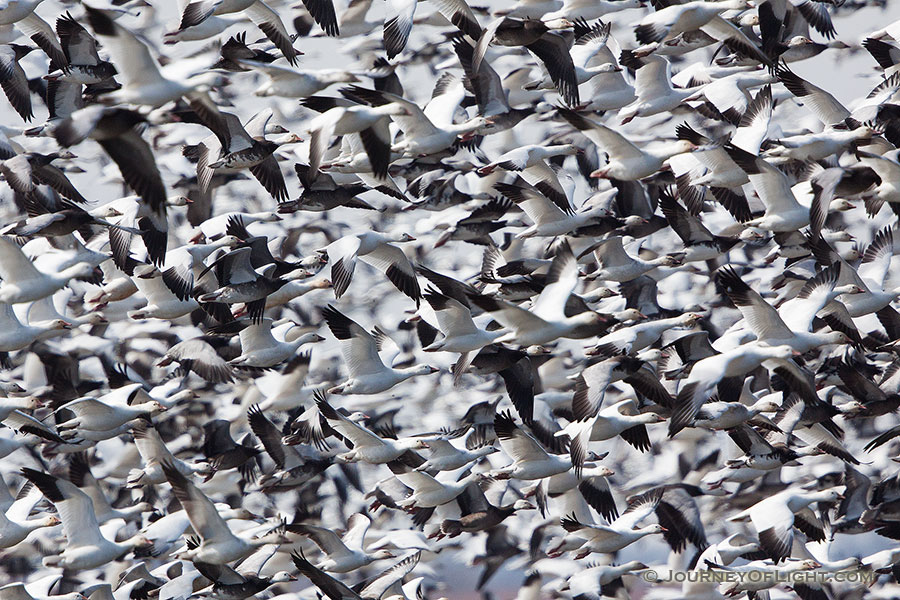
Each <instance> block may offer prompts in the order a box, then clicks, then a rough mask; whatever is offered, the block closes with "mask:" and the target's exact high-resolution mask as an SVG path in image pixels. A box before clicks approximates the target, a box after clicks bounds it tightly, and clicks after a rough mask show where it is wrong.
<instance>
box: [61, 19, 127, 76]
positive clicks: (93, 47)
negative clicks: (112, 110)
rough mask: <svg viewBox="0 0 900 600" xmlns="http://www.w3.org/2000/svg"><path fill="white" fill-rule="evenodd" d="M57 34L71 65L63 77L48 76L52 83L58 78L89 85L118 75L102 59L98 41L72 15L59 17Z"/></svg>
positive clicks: (110, 65) (109, 63)
mask: <svg viewBox="0 0 900 600" xmlns="http://www.w3.org/2000/svg"><path fill="white" fill-rule="evenodd" d="M56 34H57V35H58V36H59V42H60V44H61V46H62V50H63V52H65V55H66V58H68V61H69V65H68V68H66V69H65V71H64V72H63V73H62V74H61V75H55V74H51V75H48V76H47V78H48V79H50V80H51V81H52V80H53V79H52V78H54V77H57V78H59V79H62V80H63V81H74V82H77V83H80V84H85V85H88V84H92V83H100V82H101V81H105V80H107V79H109V78H110V77H113V76H114V75H116V68H115V67H114V66H113V65H112V63H111V62H109V61H105V60H101V59H100V55H99V54H98V53H97V40H95V39H94V38H93V36H91V34H89V33H88V31H87V29H85V28H84V27H83V26H82V25H81V23H79V22H78V21H76V20H75V19H74V18H73V17H72V15H70V14H69V13H66V14H64V15H60V16H59V17H57V19H56ZM48 85H49V84H48Z"/></svg>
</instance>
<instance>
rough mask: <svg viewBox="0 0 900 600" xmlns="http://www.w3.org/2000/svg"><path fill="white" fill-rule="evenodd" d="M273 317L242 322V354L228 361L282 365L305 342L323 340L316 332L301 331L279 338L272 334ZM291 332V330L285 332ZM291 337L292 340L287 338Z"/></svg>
mask: <svg viewBox="0 0 900 600" xmlns="http://www.w3.org/2000/svg"><path fill="white" fill-rule="evenodd" d="M272 324H273V321H272V319H270V318H268V317H266V318H264V319H262V320H261V321H260V322H259V323H254V322H252V320H250V319H245V320H242V321H241V322H240V324H239V325H240V326H242V327H243V328H242V329H241V331H240V334H239V336H240V339H241V355H240V356H238V357H236V358H233V359H231V360H230V361H228V364H230V365H232V366H237V367H257V368H267V367H274V366H276V365H280V364H281V363H283V362H285V361H286V360H290V359H291V357H293V356H294V355H296V354H297V350H299V348H300V346H302V345H303V344H308V343H313V342H319V341H322V340H323V339H325V338H323V337H322V336H320V335H318V334H316V333H314V332H308V333H300V334H299V335H297V336H296V337H294V336H292V335H286V337H285V339H284V340H277V339H275V336H273V335H272ZM285 333H286V334H290V330H288V331H286V332H285ZM288 337H290V340H288V339H287V338H288Z"/></svg>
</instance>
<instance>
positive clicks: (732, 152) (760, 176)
mask: <svg viewBox="0 0 900 600" xmlns="http://www.w3.org/2000/svg"><path fill="white" fill-rule="evenodd" d="M725 151H726V152H727V153H728V156H730V157H731V159H732V160H733V161H734V162H735V163H736V164H737V166H739V167H740V168H741V170H743V171H744V172H745V173H746V174H747V177H748V178H749V179H750V183H752V184H753V189H755V190H756V193H757V194H758V195H759V199H760V200H762V203H763V204H764V205H765V206H766V212H767V213H771V214H779V213H786V212H793V211H796V210H800V209H802V207H801V206H800V204H799V203H798V202H797V199H796V198H795V197H794V193H793V192H792V191H791V184H790V182H789V181H788V179H787V177H786V176H785V174H784V173H782V172H781V171H779V170H778V169H776V168H775V167H773V166H772V165H771V164H769V162H768V161H766V160H765V159H763V158H760V157H758V156H755V155H753V154H750V153H749V152H747V151H746V150H742V149H740V148H738V147H737V146H733V145H731V144H725Z"/></svg>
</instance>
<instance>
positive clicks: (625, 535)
mask: <svg viewBox="0 0 900 600" xmlns="http://www.w3.org/2000/svg"><path fill="white" fill-rule="evenodd" d="M661 492H662V490H661V489H659V490H657V493H656V494H641V496H639V497H638V498H639V499H640V500H639V501H637V502H635V503H634V504H631V505H630V506H629V507H628V510H626V511H625V512H624V513H623V514H622V516H620V517H619V518H618V519H616V520H615V521H613V522H612V523H610V524H609V525H596V524H593V523H581V522H579V521H578V519H577V518H575V516H574V515H572V516H566V517H563V518H562V519H561V520H560V524H561V525H562V527H563V529H565V530H566V531H568V532H569V533H577V534H578V535H579V536H584V537H585V542H584V544H583V545H582V546H580V548H579V549H578V552H577V553H576V554H575V558H576V559H581V558H584V557H586V556H588V555H589V554H591V553H592V552H601V553H614V552H618V551H619V550H621V549H622V548H624V547H626V546H628V545H630V544H633V543H634V542H636V541H638V540H639V539H641V538H643V537H646V536H648V535H654V534H657V533H665V531H666V528H665V527H663V526H662V525H659V524H653V525H647V526H646V527H637V524H638V523H640V522H641V521H642V520H643V519H645V518H647V517H648V516H650V514H651V513H652V512H653V511H654V510H655V509H656V506H657V505H658V504H659V500H660V496H661Z"/></svg>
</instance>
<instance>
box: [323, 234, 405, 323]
mask: <svg viewBox="0 0 900 600" xmlns="http://www.w3.org/2000/svg"><path fill="white" fill-rule="evenodd" d="M415 239H416V238H414V237H412V236H411V235H409V234H408V233H401V234H395V235H386V234H383V233H378V232H376V231H367V232H365V233H355V234H350V235H346V236H344V237H342V238H340V239H338V240H336V241H334V242H332V243H331V244H329V245H328V246H327V247H326V248H325V249H324V250H323V251H322V252H323V253H325V254H327V255H328V260H329V261H330V262H331V282H332V284H333V285H334V297H335V298H340V297H341V296H343V295H344V292H346V291H347V288H348V287H349V286H350V280H351V279H352V278H353V271H354V270H355V269H356V261H357V259H360V260H362V261H363V262H365V263H368V264H370V265H372V266H373V267H375V268H376V269H378V270H379V271H381V272H383V273H384V274H385V275H387V278H388V279H389V280H390V282H391V283H393V284H394V286H395V287H396V288H397V289H398V290H400V291H401V292H403V293H404V294H406V295H407V296H409V297H410V298H412V299H413V300H415V301H416V305H417V306H418V304H419V300H420V298H421V295H422V292H421V290H420V289H419V282H418V281H417V280H416V272H415V270H414V269H413V267H412V264H411V263H410V262H409V259H408V258H406V255H405V254H404V253H403V251H402V250H400V249H399V248H397V247H396V246H393V245H391V242H395V243H404V242H413V241H415Z"/></svg>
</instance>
